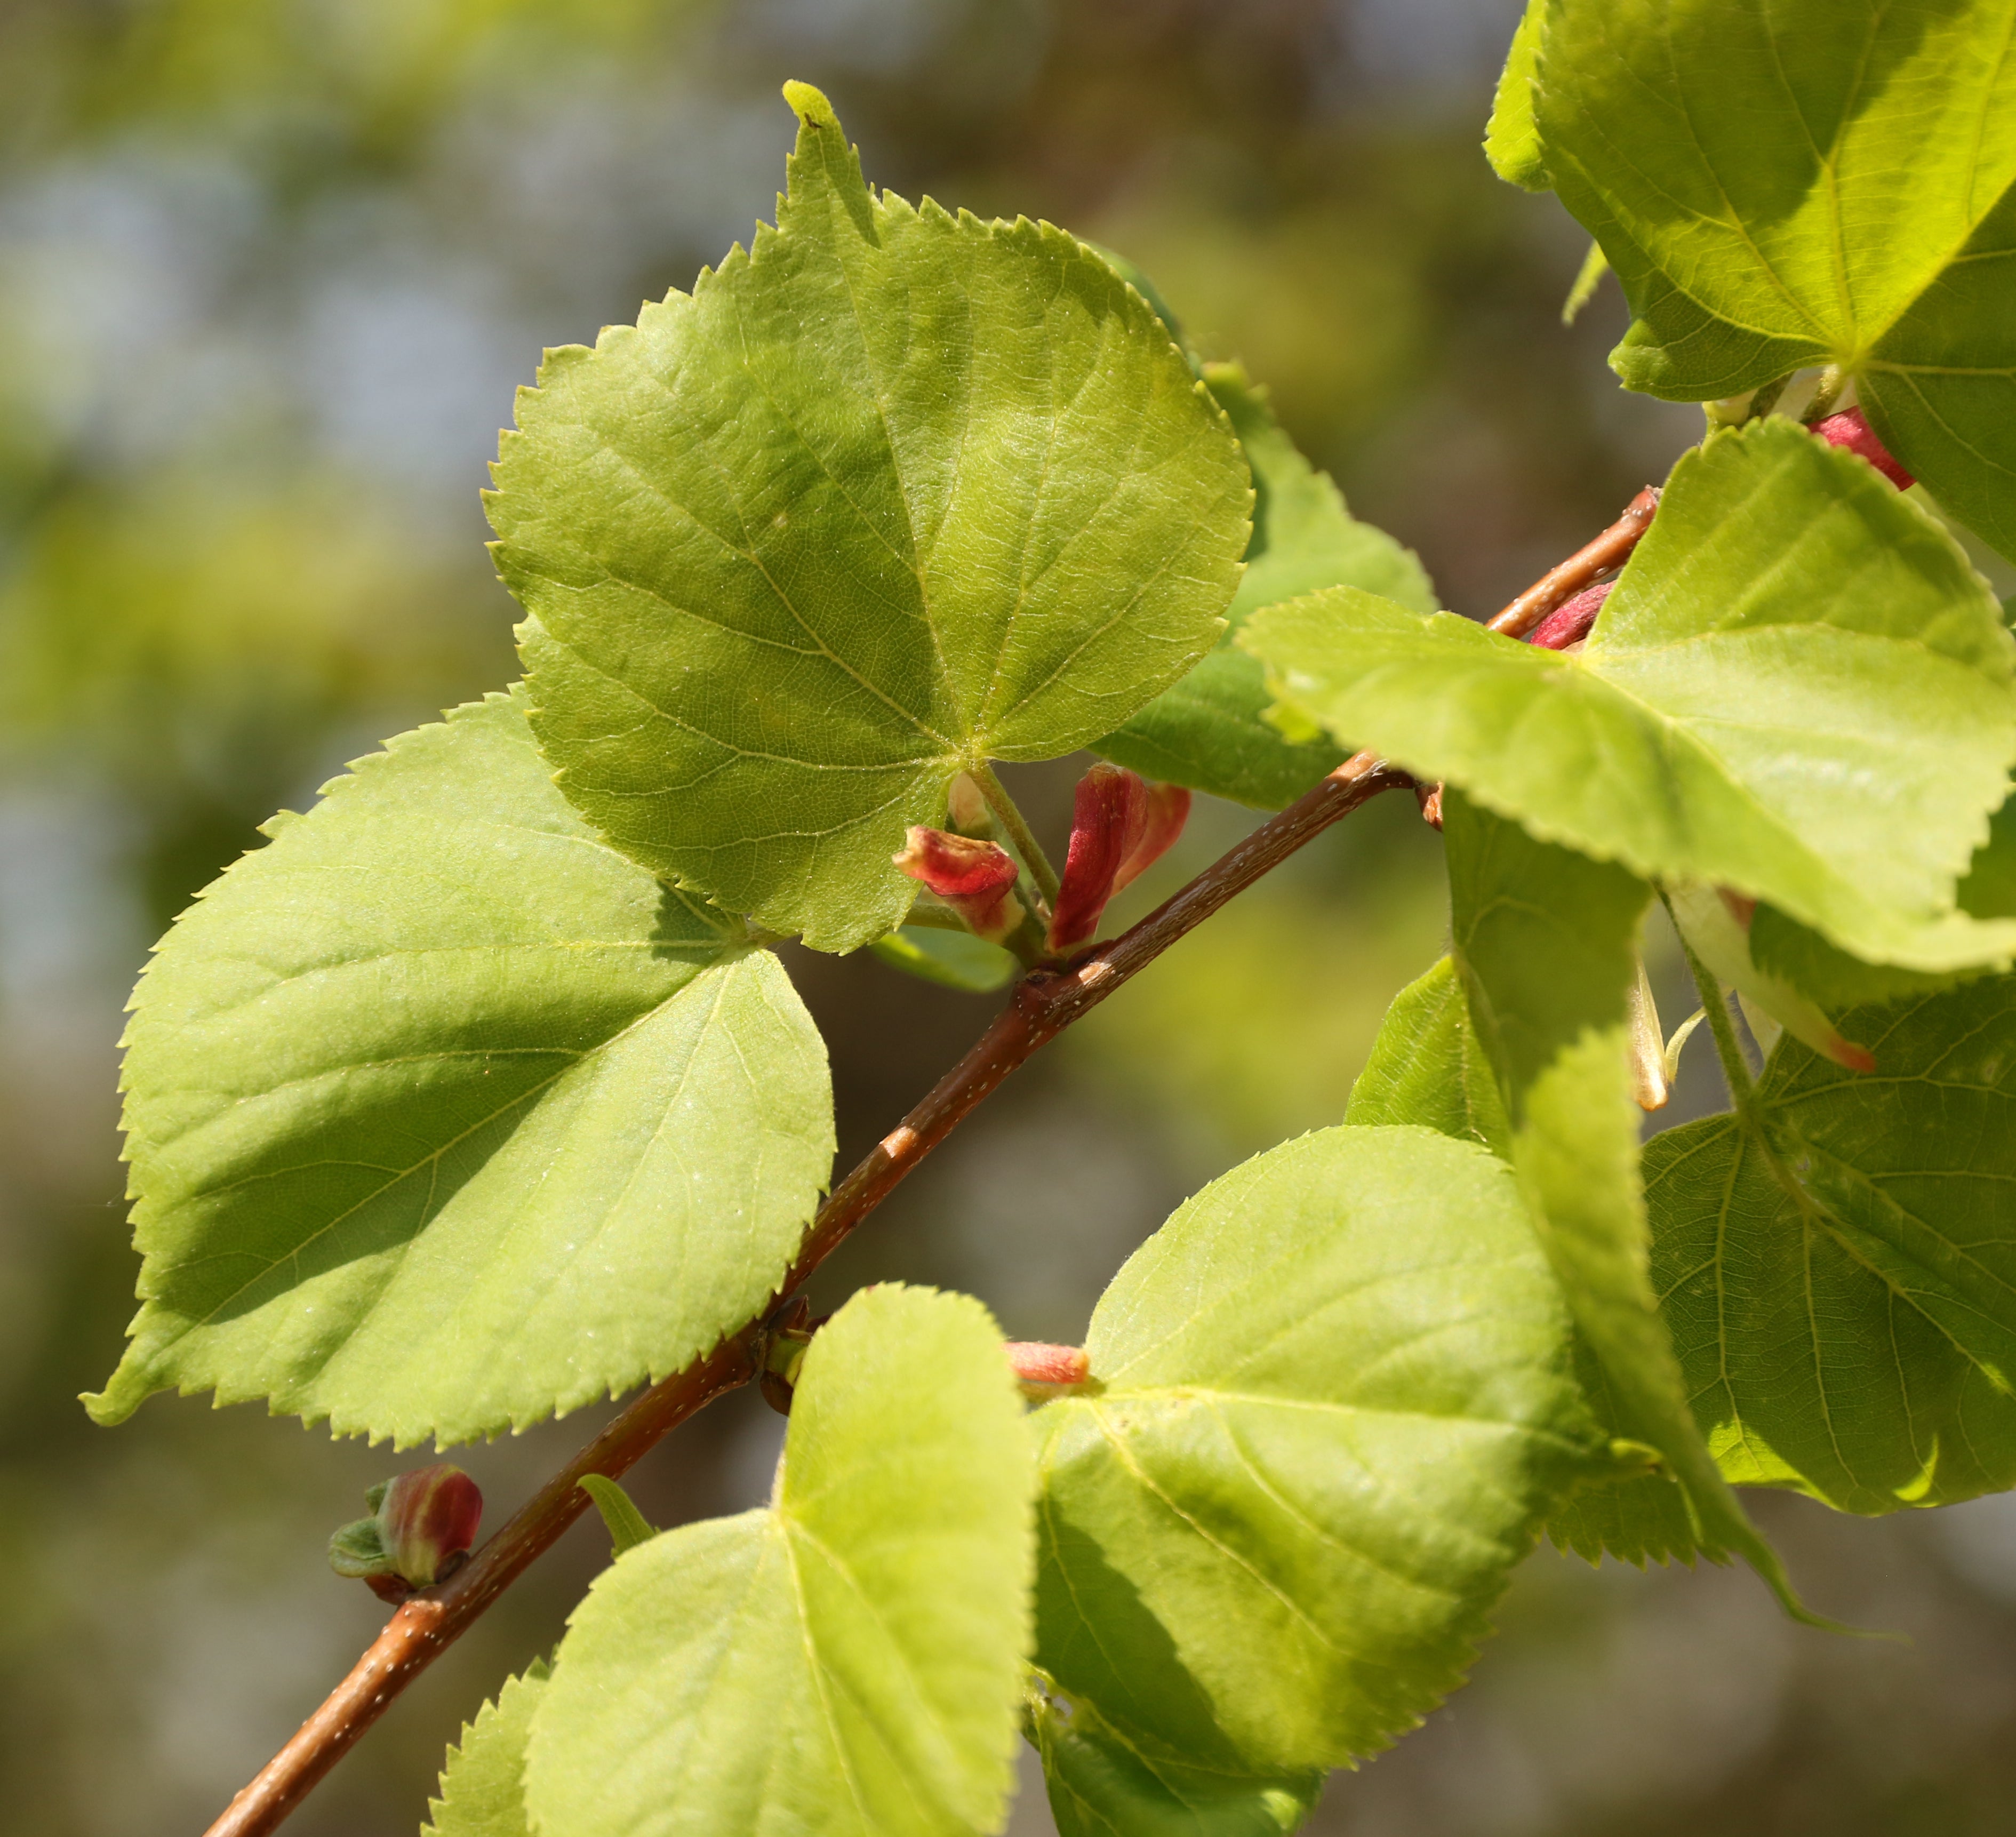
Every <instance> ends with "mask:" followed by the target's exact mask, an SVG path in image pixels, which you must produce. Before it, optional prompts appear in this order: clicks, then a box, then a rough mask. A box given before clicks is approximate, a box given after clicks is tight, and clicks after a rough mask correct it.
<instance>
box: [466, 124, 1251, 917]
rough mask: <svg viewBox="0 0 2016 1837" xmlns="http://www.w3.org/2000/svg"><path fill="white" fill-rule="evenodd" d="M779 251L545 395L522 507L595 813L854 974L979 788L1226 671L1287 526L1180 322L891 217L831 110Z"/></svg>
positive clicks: (513, 483)
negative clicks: (1256, 521)
mask: <svg viewBox="0 0 2016 1837" xmlns="http://www.w3.org/2000/svg"><path fill="white" fill-rule="evenodd" d="M788 93H789V94H790V96H791V99H792V102H793V106H794V107H795V108H796V109H797V111H798V113H799V117H800V125H799V133H798V141H797V151H796V152H795V153H794V154H793V156H792V157H791V160H790V192H789V195H788V196H786V197H784V198H783V199H782V200H779V207H778V218H777V225H776V228H775V229H769V228H768V227H761V228H759V229H758V232H757V235H756V236H755V239H754V243H753V245H752V247H751V249H750V250H749V251H748V252H747V253H746V254H745V253H744V252H743V251H742V250H740V249H739V248H738V249H737V250H735V251H734V252H733V253H732V254H730V255H729V258H728V259H727V260H726V261H724V262H723V263H722V265H721V267H720V268H719V269H718V270H716V271H710V272H705V273H703V274H702V275H701V276H700V279H699V281H698V283H697V284H696V286H695V287H694V290H693V293H692V294H691V295H686V294H677V293H675V294H670V295H668V297H666V298H665V299H664V301H662V302H661V303H659V304H656V305H653V306H650V307H647V308H646V309H645V311H644V312H643V315H642V317H641V318H640V319H639V321H638V322H637V323H636V324H635V326H617V327H613V328H611V329H610V330H607V331H605V332H604V333H603V335H602V337H601V339H600V340H599V342H598V344H597V345H596V348H595V349H594V350H592V351H589V350H586V349H584V348H580V347H569V348H565V349H562V350H558V351H551V352H549V354H548V355H547V358H546V362H545V366H544V367H543V368H542V370H541V373H540V380H539V387H538V388H537V389H535V390H528V391H521V392H520V396H519V402H518V430H517V432H516V433H515V434H506V437H505V438H504V440H503V442H502V445H501V447H500V449H499V459H498V462H497V465H496V468H495V480H496V489H495V491H494V492H492V493H491V496H490V499H489V506H490V513H491V523H492V525H493V527H494V528H495V530H496V531H497V535H498V541H497V543H496V545H495V553H496V558H497V564H498V567H499V571H500V573H501V574H502V575H503V577H504V579H505V581H506V584H507V585H509V587H510V588H511V589H512V591H513V593H516V594H517V596H518V598H519V599H520V601H521V602H522V603H524V606H525V607H526V609H527V611H528V612H529V613H531V614H532V617H531V619H530V620H529V621H527V623H526V625H524V627H523V628H521V631H520V648H521V651H522V654H523V655H524V659H525V662H526V665H527V670H528V672H529V679H530V682H531V687H532V691H533V701H534V704H535V712H534V717H533V719H534V725H535V727H536V729H537V730H538V737H539V740H540V744H542V746H543V747H545V750H546V751H547V753H548V755H549V757H550V758H552V759H553V762H554V763H555V764H556V765H557V766H558V767H560V786H561V788H562V790H563V791H564V792H565V793H566V794H567V796H568V797H569V798H571V799H572V800H573V801H574V803H575V804H576V805H578V806H579V808H580V809H581V810H582V811H583V812H584V813H585V815H586V816H588V818H589V820H590V821H591V822H592V823H594V824H595V825H596V827H597V828H598V829H599V830H601V831H602V833H603V834H605V835H606V836H607V837H609V839H610V841H612V842H613V843H614V845H615V846H616V847H617V848H620V849H622V850H623V851H625V852H626V853H628V854H629V855H632V857H634V858H635V859H636V860H638V861H639V862H640V863H643V865H644V866H646V867H647V868H649V869H650V870H651V871H652V872H653V873H656V874H658V875H660V876H661V877H664V878H665V879H667V880H668V881H674V882H675V883H676V884H679V885H682V886H685V887H688V888H692V889H693V890H695V891H699V892H700V893H703V894H704V895H707V897H708V898H710V899H713V900H715V902H717V903H718V904H719V905H722V906H725V907H726V908H727V909H730V910H732V911H736V912H742V913H749V914H751V915H752V916H753V917H754V918H755V919H756V920H757V921H758V923H759V924H761V925H763V926H764V927H765V928H768V929H769V930H771V931H777V932H782V933H789V932H801V933H802V934H803V935H804V937H805V942H807V943H808V944H810V945H812V946H815V947H817V948H819V949H827V950H846V949H854V948H855V947H857V946H860V945H863V944H866V943H868V942H870V941H872V940H873V939H874V938H878V937H880V936H883V935H886V934H887V932H889V931H891V930H893V929H894V928H895V927H896V925H897V924H898V923H899V922H900V921H901V920H902V916H903V913H904V912H905V909H907V908H908V906H909V903H910V899H911V895H913V893H914V891H915V890H916V889H915V888H914V886H913V884H912V883H911V882H909V881H906V880H905V879H904V878H903V877H902V875H901V874H899V873H897V872H896V870H895V869H894V868H893V867H892V866H891V863H890V856H891V854H892V853H893V852H895V850H896V849H898V848H900V847H901V846H902V841H903V834H904V830H905V827H907V826H908V825H909V824H912V823H942V822H943V821H944V820H945V790H946V787H947V785H948V784H949V782H950V780H951V779H952V776H953V775H954V773H956V772H958V771H959V770H960V769H963V768H966V767H969V766H970V765H974V764H975V763H977V762H984V761H985V760H986V759H988V758H1001V759H1010V760H1017V759H1021V760H1028V759H1045V758H1055V757H1057V755H1060V754H1064V753H1067V752H1070V751H1072V750H1073V749H1074V748H1075V747H1080V746H1083V745H1085V744H1088V743H1089V742H1090V741H1092V740H1095V739H1096V738H1097V737H1098V736H1099V735H1100V734H1102V733H1107V732H1108V731H1110V730H1111V729H1112V728H1114V727H1115V726H1118V725H1119V724H1120V722H1122V721H1123V720H1125V719H1126V718H1127V717H1128V716H1129V715H1132V713H1133V712H1134V711H1135V710H1136V709H1137V708H1139V707H1141V706H1142V705H1143V704H1144V703H1146V702H1147V701H1150V700H1151V699H1152V698H1153V697H1154V696H1155V695H1156V694H1157V693H1160V691H1161V690H1163V689H1165V688H1166V687H1167V686H1168V685H1169V684H1170V683H1173V682H1174V681H1175V679H1177V678H1178V677H1179V676H1180V675H1183V672H1185V671H1186V670H1187V669H1188V668H1190V665H1192V664H1193V663H1194V662H1195V661H1197V659H1198V658H1199V657H1202V656H1203V655H1204V654H1205V653H1206V652H1207V651H1208V650H1210V648H1211V645H1212V643H1213V642H1214V641H1215V639H1216V637H1217V636H1218V633H1219V630H1220V629H1221V618H1220V615H1221V614H1222V613H1223V612H1224V611H1225V609H1226V605H1227V603H1229V600H1231V597H1232V595H1233V590H1234V589H1235V587H1236V586H1237V583H1238V579H1239V557H1240V553H1241V552H1242V551H1243V549H1244V546H1245V543H1246V539H1247V508H1248V505H1249V503H1250V501H1251V490H1250V487H1249V485H1248V483H1247V472H1246V467H1245V465H1244V461H1243V460H1242V459H1240V454H1239V450H1238V448H1237V445H1236V443H1235V442H1234V441H1233V439H1232V438H1231V435H1230V431H1229V428H1228V427H1227V426H1226V421H1225V418H1224V416H1223V415H1222V412H1220V411H1219V409H1218V408H1217V407H1216V406H1215V404H1214V403H1213V402H1211V398H1210V396H1209V394H1208V393H1207V392H1206V391H1205V390H1204V387H1203V385H1202V384H1201V383H1199V382H1198V381H1197V379H1196V378H1195V376H1193V374H1192V373H1191V371H1190V366H1189V365H1188V363H1187V362H1186V360H1185V358H1184V356H1183V353H1182V352H1181V351H1179V350H1178V349H1177V348H1176V346H1175V344H1174V343H1173V342H1172V340H1171V339H1170V337H1169V334H1168V330H1166V328H1165V327H1164V326H1163V325H1162V324H1161V322H1160V320H1158V319H1157V318H1156V316H1155V314H1154V311H1153V309H1152V308H1150V306H1149V305H1148V304H1147V303H1146V302H1145V301H1143V299H1142V298H1141V297H1140V296H1139V294H1137V293H1136V292H1134V291H1133V290H1132V289H1131V288H1129V286H1127V284H1126V283H1125V282H1124V281H1123V280H1121V278H1120V277H1119V276H1118V275H1117V274H1116V273H1115V272H1114V270H1113V269H1112V268H1111V266H1110V265H1108V264H1107V262H1106V261H1103V259H1101V258H1100V257H1099V256H1098V255H1097V254H1095V253H1094V252H1093V251H1092V250H1089V249H1088V248H1086V247H1085V246H1084V245H1083V244H1082V243H1078V241H1076V240H1075V239H1074V238H1072V237H1071V236H1067V235H1066V234H1064V232H1062V231H1060V230H1057V229H1053V228H1051V227H1049V226H1048V225H1040V224H1033V223H1030V222H1027V221H1021V222H1015V223H1012V224H1011V223H983V222H980V221H979V220H978V219H977V218H974V217H971V216H970V215H966V214H960V215H958V216H953V215H952V214H949V213H948V212H946V211H943V210H941V209H940V208H939V207H938V206H937V205H935V204H931V203H930V202H929V201H928V200H927V201H926V202H925V203H924V204H923V205H922V206H921V207H913V206H912V205H910V204H907V203H905V201H904V200H902V199H900V198H897V197H895V196H891V195H890V194H889V193H886V192H883V193H873V192H871V191H870V190H869V189H868V188H867V186H866V185H865V183H864V182H863V181H862V176H861V170H860V165H859V160H857V159H856V157H855V155H854V154H853V153H851V150H850V149H848V146H847V143H846V141H845V139H844V136H843V135H842V134H841V128H840V124H839V122H838V121H837V120H836V119H835V118H834V117H833V111H832V110H831V109H830V107H829V106H827V104H826V100H825V99H824V98H823V96H821V95H819V93H818V92H816V91H815V90H811V89H808V88H805V86H803V85H792V86H790V91H789V92H788Z"/></svg>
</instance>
